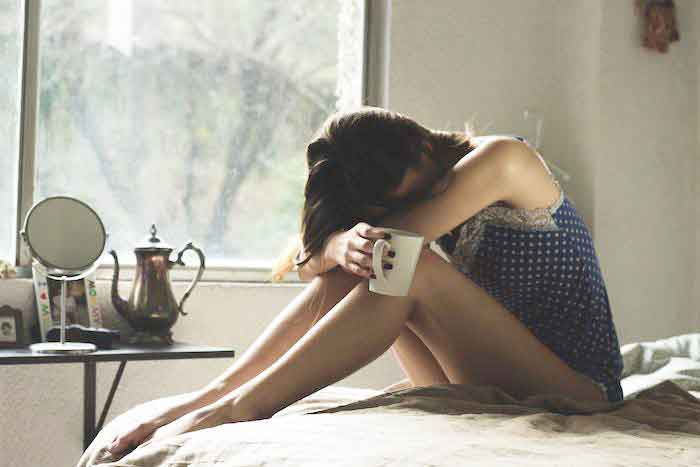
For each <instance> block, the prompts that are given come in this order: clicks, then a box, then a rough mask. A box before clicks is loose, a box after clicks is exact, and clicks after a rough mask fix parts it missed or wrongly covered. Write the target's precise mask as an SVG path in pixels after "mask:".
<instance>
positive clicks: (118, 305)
mask: <svg viewBox="0 0 700 467" xmlns="http://www.w3.org/2000/svg"><path fill="white" fill-rule="evenodd" d="M109 254H110V255H112V257H113V258H114V275H113V276H112V305H114V309H115V310H117V313H119V314H120V315H122V316H123V317H124V318H126V317H127V308H128V307H129V302H127V301H126V300H124V299H123V298H121V297H120V296H119V290H118V287H117V286H118V284H119V259H118V258H117V252H116V251H114V250H109Z"/></svg>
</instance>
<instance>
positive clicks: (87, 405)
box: [83, 361, 97, 450]
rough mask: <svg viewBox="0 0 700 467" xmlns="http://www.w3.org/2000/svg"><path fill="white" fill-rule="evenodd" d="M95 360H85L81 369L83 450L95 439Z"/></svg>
mask: <svg viewBox="0 0 700 467" xmlns="http://www.w3.org/2000/svg"><path fill="white" fill-rule="evenodd" d="M95 370H96V369H95V362H90V361H86V362H85V369H84V371H83V450H85V449H87V448H88V446H90V443H92V440H93V439H95V397H96V394H95V391H96V390H95V385H96V382H95V380H96V378H97V375H96V371H95Z"/></svg>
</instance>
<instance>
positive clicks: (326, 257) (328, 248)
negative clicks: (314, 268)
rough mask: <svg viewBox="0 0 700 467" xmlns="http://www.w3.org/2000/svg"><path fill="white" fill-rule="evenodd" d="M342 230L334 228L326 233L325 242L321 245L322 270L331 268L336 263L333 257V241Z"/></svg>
mask: <svg viewBox="0 0 700 467" xmlns="http://www.w3.org/2000/svg"><path fill="white" fill-rule="evenodd" d="M343 232H344V230H336V231H335V232H333V233H331V234H330V235H328V238H327V239H326V243H325V244H324V245H323V255H322V256H321V261H322V263H323V264H322V266H323V270H324V271H328V270H330V269H333V268H334V267H336V266H337V265H338V261H337V260H336V259H335V251H336V248H335V242H336V239H337V237H338V236H339V235H341V234H343Z"/></svg>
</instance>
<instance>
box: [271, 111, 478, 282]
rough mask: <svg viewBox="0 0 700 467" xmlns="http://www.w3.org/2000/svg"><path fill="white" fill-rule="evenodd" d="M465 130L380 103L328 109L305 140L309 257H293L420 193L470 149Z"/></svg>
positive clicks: (304, 217) (304, 216) (303, 236)
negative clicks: (424, 121)
mask: <svg viewBox="0 0 700 467" xmlns="http://www.w3.org/2000/svg"><path fill="white" fill-rule="evenodd" d="M471 136H472V134H471V132H447V131H436V130H431V129H428V128H426V127H424V126H422V125H420V124H419V123H417V122H416V121H415V120H412V119H410V118H408V117H406V116H404V115H402V114H400V113H398V112H392V111H389V110H386V109H383V108H380V107H371V106H362V107H359V108H358V109H356V110H352V111H348V112H338V113H335V114H332V115H330V116H329V117H328V118H327V119H326V120H325V122H323V124H322V125H321V126H320V128H319V130H318V131H317V133H316V135H315V136H314V137H313V138H312V140H311V142H310V143H309V144H308V146H307V151H306V161H307V167H308V175H307V180H306V185H305V187H304V206H303V209H302V213H301V232H300V236H299V240H300V242H301V243H300V244H299V243H298V244H297V247H301V246H302V245H303V246H304V249H305V251H306V252H307V253H308V256H306V257H304V258H302V261H301V262H299V263H298V264H299V265H302V264H304V263H305V262H306V260H308V259H309V258H310V257H311V256H313V255H314V254H316V253H318V252H319V251H321V249H322V248H323V245H324V242H325V240H326V238H327V237H328V235H329V234H331V233H333V232H335V231H337V230H340V229H348V228H351V227H353V226H354V225H355V224H357V223H358V222H361V221H365V222H368V223H370V224H372V223H373V221H374V220H375V219H377V218H379V217H380V216H383V215H385V214H386V213H388V212H389V211H391V210H394V209H399V208H401V207H402V206H405V205H407V204H409V203H411V202H413V201H417V200H419V199H421V198H424V197H426V196H427V195H428V194H429V192H430V190H431V189H432V187H433V186H434V184H435V182H436V181H438V180H439V179H441V178H442V176H443V175H444V174H446V173H447V170H448V169H449V168H450V167H452V165H453V164H454V163H455V162H456V161H457V160H458V159H459V158H460V157H461V156H463V155H464V154H466V153H467V152H469V151H470V150H471V149H473V147H474V146H473V145H472V142H471ZM297 250H298V248H297ZM295 253H296V251H295ZM285 269H287V268H285ZM276 272H277V273H279V272H280V267H279V266H278V268H277V271H276ZM285 272H286V271H285ZM278 279H279V277H278Z"/></svg>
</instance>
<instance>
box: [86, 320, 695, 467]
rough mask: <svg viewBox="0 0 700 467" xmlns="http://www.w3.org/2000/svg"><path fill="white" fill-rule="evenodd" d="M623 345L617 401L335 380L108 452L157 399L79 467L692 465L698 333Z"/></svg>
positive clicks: (123, 418)
mask: <svg viewBox="0 0 700 467" xmlns="http://www.w3.org/2000/svg"><path fill="white" fill-rule="evenodd" d="M621 351H622V354H623V359H624V362H625V370H624V373H623V380H622V387H623V391H624V393H625V400H624V401H621V402H618V403H607V402H580V401H575V400H572V399H568V398H565V397H562V396H558V395H553V394H550V395H548V394H541V395H537V396H531V397H529V398H527V399H524V400H515V399H513V398H512V397H510V396H509V395H508V394H507V393H505V392H503V391H502V390H500V389H499V388H497V387H492V386H475V385H465V384H459V385H458V384H440V385H432V386H423V387H416V388H408V389H403V390H397V391H391V392H387V393H382V392H381V391H379V390H374V389H365V388H349V387H343V386H336V385H332V386H329V387H326V388H323V389H321V390H320V391H317V392H316V393H314V394H311V395H309V396H307V397H305V398H304V399H301V400H300V401H297V402H296V403H294V404H292V405H290V406H288V407H286V408H285V409H283V410H282V411H280V412H278V413H276V414H275V415H274V416H273V417H272V418H269V419H266V420H256V421H252V422H242V423H229V424H224V425H220V426H217V427H213V428H208V429H204V430H198V431H195V432H191V433H183V434H181V435H178V436H175V437H172V438H169V439H165V440H161V441H158V442H152V443H148V444H145V445H143V446H139V447H137V448H136V449H134V450H133V451H131V452H128V453H127V454H126V455H123V457H122V458H121V459H114V458H111V457H110V455H109V453H107V452H106V450H105V449H104V446H106V445H107V444H108V443H109V442H110V441H111V439H112V438H113V437H114V434H115V433H116V432H117V431H118V430H119V427H120V426H121V425H122V424H123V423H125V422H127V421H129V420H132V419H138V418H140V417H143V416H145V415H146V414H148V413H149V412H151V411H154V410H157V408H158V407H159V405H160V404H162V403H164V402H166V401H168V400H171V399H172V398H163V399H156V400H153V401H150V402H147V403H144V404H141V405H138V406H136V407H134V408H132V409H130V410H129V411H127V412H125V413H124V414H121V415H119V416H117V417H116V418H115V419H113V420H112V421H111V422H109V423H108V424H107V425H106V426H105V427H104V428H103V429H102V431H101V432H100V433H99V434H98V436H97V438H95V440H94V441H93V443H92V444H91V445H90V446H89V447H88V449H87V450H86V451H85V453H84V454H83V456H82V457H81V459H80V460H79V462H78V465H77V467H92V466H101V467H116V466H121V467H127V466H128V467H136V466H139V467H156V466H158V467H187V466H193V467H203V466H209V465H212V466H231V467H234V466H236V467H237V466H263V465H266V466H297V465H303V466H328V465H330V464H331V463H332V464H333V465H339V466H375V465H376V466H379V465H381V466H459V465H479V466H489V465H499V466H502V465H532V466H535V465H537V466H539V465H566V466H591V465H595V466H608V465H610V466H612V465H616V466H620V465H645V466H657V465H658V466H698V465H700V399H699V398H698V397H700V334H686V335H682V336H674V337H672V338H668V339H663V340H659V341H655V342H644V343H634V344H628V345H625V346H623V347H622V348H621ZM173 397H175V398H177V397H180V396H173Z"/></svg>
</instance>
